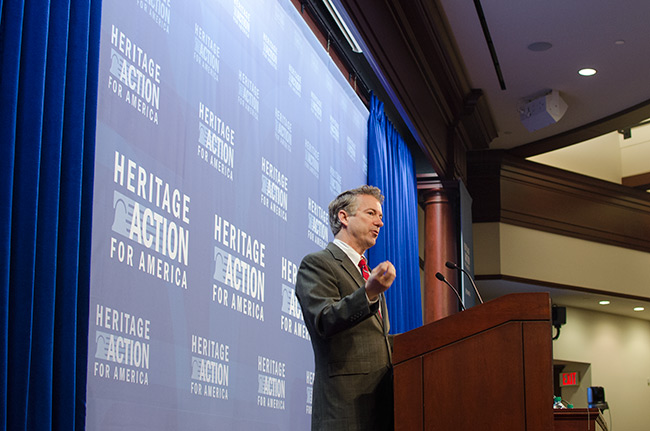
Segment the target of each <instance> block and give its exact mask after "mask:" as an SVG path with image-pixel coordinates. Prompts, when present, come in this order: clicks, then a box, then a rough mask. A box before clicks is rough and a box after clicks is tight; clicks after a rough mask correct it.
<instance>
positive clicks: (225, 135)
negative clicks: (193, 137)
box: [196, 102, 235, 181]
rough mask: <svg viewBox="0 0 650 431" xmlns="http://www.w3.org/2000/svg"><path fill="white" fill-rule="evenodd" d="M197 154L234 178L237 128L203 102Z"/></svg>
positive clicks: (221, 172)
mask: <svg viewBox="0 0 650 431" xmlns="http://www.w3.org/2000/svg"><path fill="white" fill-rule="evenodd" d="M196 155H197V157H199V158H200V159H201V160H203V161H204V162H205V163H207V164H209V165H210V166H212V167H213V168H214V170H216V171H217V172H219V173H220V174H221V175H223V176H224V177H226V178H228V179H229V180H230V181H232V180H233V169H234V168H235V130H234V129H233V128H232V127H230V126H229V125H228V124H227V123H226V122H225V121H223V120H222V119H221V118H220V117H219V116H218V115H217V114H215V113H214V112H212V111H211V110H210V109H208V108H207V107H206V106H205V105H204V104H203V103H201V102H199V143H198V144H197V150H196Z"/></svg>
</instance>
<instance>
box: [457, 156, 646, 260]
mask: <svg viewBox="0 0 650 431" xmlns="http://www.w3.org/2000/svg"><path fill="white" fill-rule="evenodd" d="M468 190H469V192H470V195H471V196H472V199H473V208H472V215H473V220H474V222H478V223H480V222H502V223H508V224H512V225H517V226H522V227H527V228H531V229H537V230H541V231H546V232H552V233H557V234H560V235H565V236H571V237H576V238H581V239H585V240H588V241H595V242H600V243H604V244H610V245H616V246H620V247H626V248H630V249H634V250H640V251H644V252H650V194H648V193H645V192H642V191H640V190H636V189H632V188H629V187H625V186H622V185H620V184H614V183H610V182H607V181H603V180H599V179H596V178H591V177H587V176H584V175H580V174H575V173H573V172H568V171H564V170H562V169H557V168H553V167H550V166H545V165H541V164H539V163H534V162H530V161H527V160H524V159H521V158H518V157H513V156H511V155H509V154H507V153H506V152H502V151H480V152H471V153H469V155H468Z"/></svg>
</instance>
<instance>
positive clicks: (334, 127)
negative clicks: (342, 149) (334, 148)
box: [330, 115, 339, 144]
mask: <svg viewBox="0 0 650 431" xmlns="http://www.w3.org/2000/svg"><path fill="white" fill-rule="evenodd" d="M330 135H331V136H332V139H334V142H336V143H337V144H338V143H339V122H338V121H336V118H334V117H332V116H331V115H330Z"/></svg>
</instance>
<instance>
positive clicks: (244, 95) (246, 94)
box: [237, 70, 260, 120]
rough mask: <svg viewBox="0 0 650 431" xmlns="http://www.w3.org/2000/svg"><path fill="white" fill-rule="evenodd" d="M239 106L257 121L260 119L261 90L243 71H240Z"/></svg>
mask: <svg viewBox="0 0 650 431" xmlns="http://www.w3.org/2000/svg"><path fill="white" fill-rule="evenodd" d="M237 100H238V102H239V105H240V106H242V107H243V108H244V109H245V110H246V112H248V113H249V114H251V116H252V117H253V118H255V119H256V120H257V119H259V117H260V89H259V88H257V85H255V83H254V82H253V81H252V80H251V79H250V78H249V77H248V76H246V74H245V73H244V72H242V71H241V70H240V71H239V93H238V94H237Z"/></svg>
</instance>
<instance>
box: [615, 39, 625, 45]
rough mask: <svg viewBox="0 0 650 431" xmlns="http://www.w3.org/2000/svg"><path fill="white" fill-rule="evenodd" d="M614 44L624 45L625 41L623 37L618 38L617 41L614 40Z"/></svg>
mask: <svg viewBox="0 0 650 431" xmlns="http://www.w3.org/2000/svg"><path fill="white" fill-rule="evenodd" d="M614 45H625V41H624V40H623V39H619V40H617V41H614Z"/></svg>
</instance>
